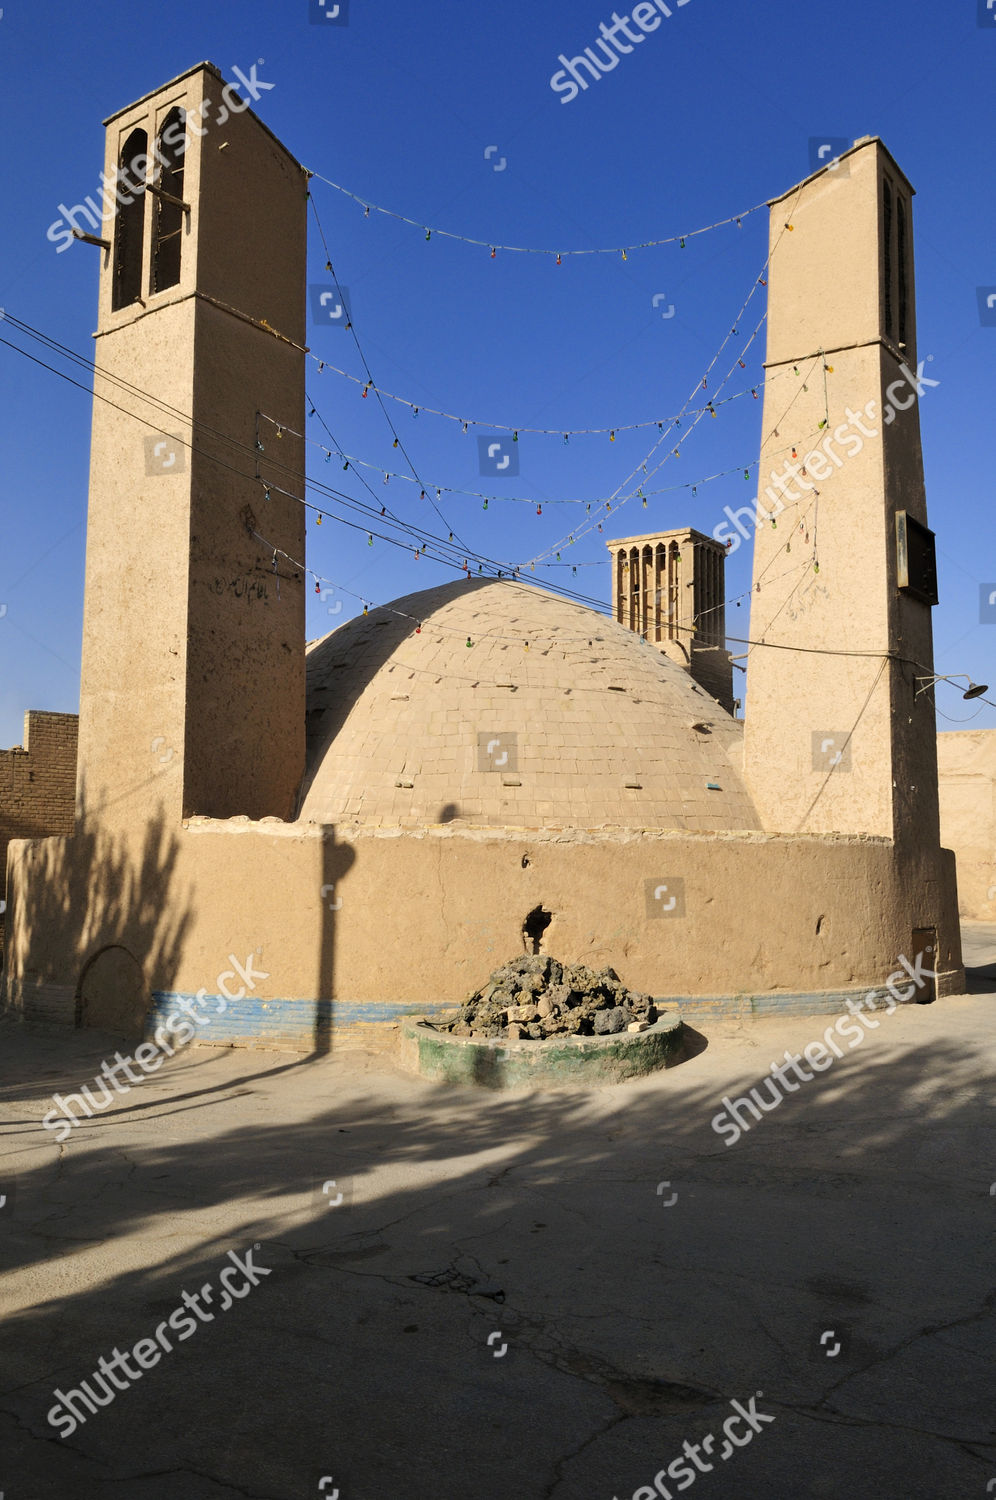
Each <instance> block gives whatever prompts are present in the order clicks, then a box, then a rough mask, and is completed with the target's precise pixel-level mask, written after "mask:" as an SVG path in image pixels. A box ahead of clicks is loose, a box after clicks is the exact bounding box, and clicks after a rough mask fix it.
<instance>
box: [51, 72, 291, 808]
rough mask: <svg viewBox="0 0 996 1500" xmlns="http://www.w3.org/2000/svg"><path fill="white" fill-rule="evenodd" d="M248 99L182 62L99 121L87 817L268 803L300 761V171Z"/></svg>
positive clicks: (85, 672) (81, 790)
mask: <svg viewBox="0 0 996 1500" xmlns="http://www.w3.org/2000/svg"><path fill="white" fill-rule="evenodd" d="M248 103H249V101H248V100H247V99H246V97H245V93H244V91H240V90H239V89H238V88H237V87H235V86H226V85H225V82H224V80H223V78H222V76H221V74H220V73H219V72H218V70H217V69H216V68H214V67H212V66H211V65H210V64H201V65H200V66H198V67H196V68H193V69H191V70H190V72H188V73H185V74H183V75H181V77H179V78H177V79H175V80H174V81H173V82H172V83H170V84H167V85H166V86H165V87H164V88H161V89H158V90H157V91H156V92H155V93H153V94H149V95H147V96H146V97H145V98H144V99H141V100H139V101H138V103H136V104H133V105H132V106H131V107H130V108H128V109H125V110H122V111H121V112H120V113H118V114H116V115H113V116H112V117H111V118H110V120H108V121H107V122H106V130H107V137H106V163H105V181H106V182H107V183H108V184H113V183H114V180H115V176H116V174H117V173H118V172H124V173H125V174H126V179H127V181H126V182H121V184H120V186H121V189H122V191H123V195H124V196H125V197H130V201H129V202H126V203H123V204H120V205H119V204H118V203H115V202H114V201H113V200H111V198H110V193H109V192H108V194H107V201H108V208H107V212H106V216H105V219H104V227H103V230H102V236H103V237H104V238H105V239H106V241H107V242H108V243H107V246H106V247H105V248H104V249H103V250H102V251H101V275H100V311H99V320H98V328H97V335H96V364H97V374H96V380H95V392H96V398H97V399H95V401H94V411H93V441H92V455H91V471H90V503H89V522H88V534H87V561H86V598H85V609H84V629H83V667H82V683H81V705H80V735H79V785H78V802H79V807H80V811H81V812H83V813H85V814H91V815H95V814H100V815H101V816H103V817H104V818H105V819H106V818H111V819H114V820H119V819H124V820H127V821H134V820H135V819H136V817H141V816H143V815H145V816H148V815H151V814H152V812H153V810H154V809H160V810H161V811H162V813H163V814H164V815H165V816H166V818H167V820H168V821H176V820H179V819H180V818H181V817H185V816H187V815H190V814H203V815H206V816H212V817H218V818H226V817H230V816H233V815H236V814H239V813H244V814H247V815H248V816H249V817H252V818H260V817H264V816H267V815H275V816H278V817H282V818H289V817H292V816H293V810H294V803H295V798H296V795H297V791H298V786H299V783H300V779H301V775H302V771H303V765H304V722H305V699H304V634H305V630H304V609H305V599H304V578H303V576H302V573H301V567H300V566H299V565H300V564H302V563H303V561H304V546H305V525H304V520H305V511H304V506H303V505H302V504H301V503H300V498H290V497H291V496H295V497H303V495H304V458H303V443H302V442H301V440H300V439H299V438H298V437H297V436H295V435H294V434H297V433H302V432H303V431H304V360H305V352H306V351H305V349H304V337H305V308H306V297H305V291H306V279H305V278H306V271H305V266H306V253H305V252H306V234H307V219H306V206H307V175H306V173H305V172H304V170H303V168H302V167H301V166H300V165H299V164H298V163H297V162H296V161H295V160H294V159H293V158H292V157H291V156H290V155H289V154H288V152H287V151H286V150H285V148H284V147H283V146H282V145H281V144H280V143H279V142H278V141H277V140H276V138H275V137H274V136H273V135H272V134H271V133H270V132H269V131H268V130H267V129H266V127H265V126H264V125H263V124H262V123H261V122H260V121H259V120H258V119H257V118H256V117H255V115H253V114H252V113H251V111H250V110H249V108H248ZM129 183H130V184H131V185H132V187H134V188H136V189H137V190H135V191H134V192H133V193H131V192H129V188H128V184H129ZM101 398H106V399H101ZM110 403H114V404H113V405H112V404H110ZM266 419H269V420H266ZM274 423H279V424H283V426H284V429H285V430H284V431H283V434H282V435H279V433H278V428H277V427H276V426H275V425H274ZM258 444H261V445H262V446H261V447H260V446H258ZM268 488H269V494H267V489H268ZM282 492H284V493H282ZM254 532H255V533H257V535H254V534H253V533H254ZM260 538H263V539H264V540H260ZM275 549H277V555H276V556H275V555H274V552H275ZM284 553H286V554H287V556H286V557H285V556H283V555H281V554H284ZM288 557H289V558H290V559H293V562H289V561H288Z"/></svg>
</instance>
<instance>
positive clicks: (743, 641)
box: [0, 314, 996, 706]
mask: <svg viewBox="0 0 996 1500" xmlns="http://www.w3.org/2000/svg"><path fill="white" fill-rule="evenodd" d="M6 319H7V320H8V321H15V320H14V319H12V318H11V317H10V315H9V314H7V315H6ZM24 326H25V328H26V327H27V325H24ZM35 332H37V331H35ZM38 337H39V338H41V339H45V338H46V337H47V336H46V335H42V334H38ZM51 342H55V341H51ZM0 344H2V345H4V346H5V347H6V348H9V349H11V350H13V351H14V352H15V353H17V354H20V355H21V356H22V357H23V358H25V359H28V360H30V361H31V362H32V363H33V364H37V365H39V366H41V367H42V368H44V369H46V370H48V371H49V372H50V373H51V374H53V375H56V376H58V377H59V379H61V380H64V381H66V382H67V383H68V384H70V385H73V386H75V387H76V388H77V389H79V390H81V391H83V392H84V394H86V395H89V396H91V397H93V398H94V399H96V400H101V401H104V402H105V403H106V404H107V405H109V406H111V407H113V408H114V409H115V410H117V411H119V412H121V413H122V414H123V415H125V416H127V417H129V418H131V419H132V420H134V421H137V422H140V423H142V425H143V426H148V425H150V424H149V423H148V422H147V420H146V419H145V418H143V417H140V416H138V415H137V413H135V412H130V411H128V410H127V408H125V407H121V406H119V405H118V403H117V402H114V401H111V400H110V398H109V397H106V396H102V395H100V394H99V393H98V392H96V391H91V390H89V389H88V388H87V387H86V386H84V385H82V383H81V382H80V381H77V380H74V379H73V378H72V376H70V375H67V374H65V372H64V371H61V370H57V369H55V368H54V366H52V365H49V364H47V363H46V362H45V361H44V360H41V359H38V358H37V356H35V355H33V354H31V353H30V352H29V351H27V350H25V349H21V348H19V347H18V345H16V344H13V343H11V342H10V340H8V339H4V338H0ZM68 352H69V354H70V355H71V357H73V358H74V359H77V360H78V361H79V362H80V363H85V361H83V360H82V357H81V356H78V355H75V354H74V353H73V351H68ZM98 373H100V374H102V375H103V374H104V373H105V372H102V371H101V372H98ZM125 384H127V382H125ZM132 389H134V390H135V391H137V392H139V394H142V395H144V396H146V397H147V398H148V399H149V401H150V402H151V401H154V400H155V399H156V398H153V397H151V396H149V395H148V393H143V392H141V391H140V388H138V387H132ZM187 420H188V421H189V418H188V419H187ZM157 430H158V429H157ZM205 430H207V429H205ZM223 436H224V435H223ZM179 441H181V443H182V445H183V446H185V447H188V448H189V449H190V450H191V451H193V452H199V453H201V454H203V456H204V457H206V458H208V459H210V460H211V461H212V462H214V463H216V464H218V465H219V466H220V467H222V468H225V469H227V470H229V472H232V473H235V474H236V475H238V477H240V478H243V479H244V478H248V477H250V476H247V475H246V474H244V473H243V472H242V471H241V470H237V469H235V468H234V467H233V466H232V465H231V464H227V463H225V462H224V460H222V459H219V458H218V457H217V455H214V454H210V453H207V452H205V450H203V449H197V448H196V447H195V445H193V444H188V443H184V442H183V440H182V439H181V440H179ZM226 441H229V442H230V443H232V445H233V446H235V447H239V448H243V449H245V451H247V452H249V451H251V450H249V449H248V447H247V445H245V444H242V443H240V442H239V441H238V440H237V439H234V438H227V437H226ZM283 493H285V494H288V495H289V492H283ZM289 498H291V499H295V500H298V501H299V503H302V504H304V505H306V506H308V508H309V509H315V507H314V506H310V505H309V503H308V502H307V501H302V500H301V498H300V497H299V496H295V495H289ZM341 498H343V499H346V500H350V501H352V497H351V496H342V497H341ZM353 503H354V504H356V505H357V506H359V502H355V501H354V502H353ZM335 519H337V520H340V521H342V523H343V524H346V525H349V526H351V527H353V529H360V528H358V527H357V526H356V524H355V523H353V522H349V521H345V520H344V519H343V518H340V517H337V518H335ZM253 534H254V535H255V536H256V539H257V540H258V541H260V542H261V544H262V545H263V546H265V547H266V548H267V550H269V551H271V553H273V555H275V556H278V555H282V556H284V557H285V558H286V560H287V561H288V562H290V563H291V564H292V566H294V567H298V568H300V569H301V571H302V574H304V575H305V576H307V575H309V574H310V576H312V577H314V578H315V579H316V582H318V583H320V582H322V581H323V579H322V575H320V574H317V573H315V572H314V571H313V570H311V569H307V568H306V567H305V566H304V565H303V564H301V563H298V562H296V561H295V560H294V559H293V558H291V557H290V556H289V554H287V553H286V552H282V550H281V549H279V548H273V546H272V543H270V542H268V541H267V540H266V538H264V537H263V536H262V535H261V534H259V533H257V532H254V533H253ZM383 540H385V541H388V542H389V543H391V544H392V545H400V544H398V543H397V542H395V541H394V539H393V538H388V537H385V538H383ZM440 561H445V560H444V559H440ZM807 566H808V565H807ZM790 571H791V570H790ZM779 576H785V575H779ZM324 581H325V582H327V583H329V585H330V586H331V587H335V588H340V589H342V591H343V592H344V593H349V594H350V596H351V597H355V598H358V599H359V598H361V596H360V595H356V594H352V593H351V591H349V590H347V589H345V588H344V587H343V586H342V585H336V584H332V583H331V580H324ZM504 581H505V582H506V583H507V584H508V586H510V587H515V586H518V587H525V586H526V585H525V584H524V583H522V582H521V581H519V580H517V579H516V577H515V576H514V575H513V574H507V575H504ZM772 581H775V580H772ZM551 591H552V592H555V593H560V594H563V595H564V596H565V597H568V598H573V600H574V602H578V603H580V604H583V605H586V606H588V607H590V608H592V610H593V612H595V613H599V614H603V615H604V613H605V610H606V606H605V604H604V601H599V600H588V599H584V598H582V596H579V595H572V592H571V591H568V590H565V589H561V588H557V587H556V586H554V587H553V589H552V590H551ZM750 592H753V591H752V590H750V591H747V592H745V593H744V594H742V595H741V596H740V599H744V598H747V597H748V596H749V593H750ZM728 602H734V603H739V602H740V600H733V601H728ZM717 607H718V606H717ZM723 607H725V605H724V606H723ZM388 608H389V606H388ZM395 613H398V614H401V612H400V611H395ZM402 617H403V618H408V619H414V617H413V616H402ZM416 623H421V622H416ZM433 628H436V627H433ZM685 628H686V629H687V628H688V627H685ZM461 633H462V632H461ZM489 638H491V637H489ZM499 639H502V638H499ZM508 639H516V638H508ZM557 639H558V641H563V640H565V639H568V638H567V637H564V636H562V635H560V634H559V633H558V637H557ZM577 639H578V640H580V639H582V637H581V636H580V635H579V636H578V637H577ZM585 639H587V637H585ZM728 642H729V643H730V644H734V645H746V646H749V647H764V648H766V649H768V650H782V651H796V652H801V653H804V654H808V655H819V656H836V657H865V658H875V659H877V660H893V661H896V662H899V663H903V664H906V665H910V666H914V667H917V668H919V669H920V670H922V671H924V672H926V671H927V670H928V668H927V667H926V666H925V665H924V664H923V663H921V662H917V661H914V660H912V659H911V658H907V657H901V656H899V655H898V654H896V653H893V652H886V653H883V652H878V651H845V650H840V649H831V648H826V647H813V646H795V645H789V644H788V643H783V642H778V641H768V640H752V639H750V638H749V637H741V636H729V637H728ZM982 701H983V702H986V703H988V702H989V700H988V699H983V700H982ZM992 706H996V704H994V705H992Z"/></svg>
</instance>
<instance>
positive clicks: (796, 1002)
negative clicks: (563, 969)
mask: <svg viewBox="0 0 996 1500" xmlns="http://www.w3.org/2000/svg"><path fill="white" fill-rule="evenodd" d="M869 994H873V995H874V996H875V997H876V999H878V998H879V997H881V998H882V1000H883V1001H884V1002H885V1003H889V997H888V995H887V992H886V991H885V990H883V989H875V990H868V989H854V990H817V991H814V992H810V993H807V994H787V993H782V994H767V995H764V994H760V995H757V994H755V995H751V994H742V995H667V996H659V997H657V1004H658V1005H677V1006H678V1007H679V1009H680V1011H681V1013H682V1015H683V1016H686V1017H688V1018H689V1019H695V1018H698V1019H702V1020H706V1019H709V1018H710V1017H716V1018H725V1017H737V1018H739V1017H750V1016H776V1015H799V1016H804V1015H827V1014H834V1013H836V1014H842V1013H843V1012H844V1011H846V1009H847V1002H848V1000H857V999H859V998H860V999H863V998H864V997H865V996H867V995H869ZM181 1001H185V1002H188V1003H189V1004H191V1005H192V1006H194V1007H195V1013H196V1014H198V1015H200V1016H202V1017H203V1018H204V1019H203V1023H202V1024H201V1025H200V1026H199V1027H198V1028H197V1040H198V1041H201V1042H213V1043H216V1044H217V1045H219V1046H239V1045H244V1046H245V1045H251V1044H252V1043H253V1042H256V1043H260V1042H262V1043H266V1042H278V1041H279V1042H285V1043H288V1044H290V1045H292V1046H296V1047H312V1046H314V1045H315V1043H316V1042H319V1041H321V1040H323V1039H325V1040H327V1039H328V1038H329V1037H330V1036H331V1035H332V1034H333V1033H334V1032H335V1031H341V1030H344V1029H346V1028H348V1027H350V1026H358V1025H366V1024H378V1023H380V1024H384V1023H389V1022H395V1021H398V1020H400V1019H401V1017H403V1016H418V1015H432V1014H433V1011H432V1010H429V1009H427V1008H426V1007H425V1006H424V1005H411V1004H406V1003H405V1002H403V1001H402V1002H396V1001H390V1000H384V1001H361V1000H352V1001H351V1000H313V999H309V1000H262V999H260V998H258V997H255V996H250V995H247V996H245V997H244V998H243V999H241V1000H226V999H224V998H223V997H222V996H220V995H206V996H204V997H203V999H202V1000H201V1001H198V999H197V996H196V995H188V994H183V993H182V992H179V991H175V990H156V991H155V992H154V993H153V996H152V1010H151V1012H150V1014H149V1018H148V1022H147V1026H146V1035H147V1036H149V1037H151V1036H152V1034H153V1032H154V1031H155V1030H156V1028H157V1027H158V1026H161V1025H162V1024H163V1022H164V1021H166V1019H167V1018H168V1017H171V1016H183V1015H184V1011H183V1010H182V1008H181V1004H180V1002H181ZM440 1008H441V1007H437V1009H440Z"/></svg>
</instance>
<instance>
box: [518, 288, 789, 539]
mask: <svg viewBox="0 0 996 1500" xmlns="http://www.w3.org/2000/svg"><path fill="white" fill-rule="evenodd" d="M758 284H759V281H755V283H754V285H753V286H752V287H751V290H750V292H749V293H748V295H747V300H746V301H745V302H744V304H743V307H742V308H741V310H740V314H739V315H738V318H737V320H736V321H735V322H734V325H733V328H732V329H731V331H730V333H728V334H727V335H726V337H725V338H724V340H723V342H722V344H721V345H720V346H719V349H718V350H717V351H716V353H715V355H714V356H713V358H712V359H711V361H710V362H709V364H708V366H707V367H706V371H705V374H704V375H703V376H702V377H701V378H700V380H699V381H698V382H697V383H696V385H695V388H694V389H693V391H692V392H691V393H690V394H689V396H688V399H687V400H686V402H685V405H684V408H683V409H682V412H681V413H680V414H679V415H678V416H676V417H673V418H671V420H670V423H669V425H668V427H667V429H666V431H665V432H663V433H662V434H661V436H660V437H659V438H658V439H657V442H656V443H655V444H654V445H653V447H652V448H651V449H650V452H649V453H648V454H647V455H646V457H645V458H644V459H643V461H642V463H641V464H638V465H637V466H636V467H635V468H634V469H632V470H630V472H629V474H627V476H626V478H625V479H624V480H623V481H622V483H621V484H619V485H618V486H617V488H616V490H615V491H614V493H613V494H612V496H611V497H610V498H609V499H607V500H605V501H604V502H603V503H602V504H601V506H600V513H601V516H602V518H603V519H604V517H605V516H607V515H609V514H610V513H611V511H612V507H613V505H617V506H618V508H619V509H620V510H621V509H622V507H623V506H624V505H626V504H627V503H628V502H629V501H630V500H634V499H637V498H639V499H643V497H644V492H643V488H642V484H641V485H638V486H637V489H636V490H635V491H631V492H630V493H629V494H628V495H626V496H623V497H622V498H620V497H621V492H622V491H623V490H624V489H625V488H626V486H627V485H628V484H630V483H631V481H632V480H633V479H635V478H636V475H637V474H638V473H640V472H641V471H642V472H643V473H645V474H646V475H647V478H648V479H649V478H652V477H653V475H654V474H658V473H660V470H661V469H662V468H663V467H664V464H665V463H667V462H668V460H669V459H670V458H672V457H675V458H677V457H680V456H681V450H680V447H675V448H674V449H671V450H669V451H668V453H666V454H665V456H664V458H663V459H661V461H660V462H659V463H658V464H656V465H655V467H654V469H653V471H652V472H651V471H650V470H648V468H647V465H648V464H649V463H650V462H651V460H652V459H653V457H654V454H655V453H657V452H658V451H659V450H660V449H661V447H663V445H664V444H665V443H666V442H667V441H668V439H669V438H670V436H671V434H672V432H674V431H675V430H676V429H678V428H680V426H681V417H682V416H686V415H687V414H688V408H690V407H691V403H692V401H693V400H694V399H695V396H696V394H697V392H698V391H699V390H700V389H701V388H702V385H703V382H704V381H706V380H708V377H709V374H710V373H711V371H712V370H713V369H714V368H715V366H716V364H717V363H718V361H719V359H720V357H721V355H722V353H723V350H724V349H725V348H726V346H727V344H728V343H729V342H730V339H731V338H734V337H736V336H738V335H737V331H736V330H737V322H739V319H740V317H742V316H743V313H744V312H745V311H746V310H747V308H748V307H749V305H750V302H751V299H752V298H753V297H754V295H755V294H756V290H757V286H758ZM765 316H767V315H766V314H765V315H764V316H762V318H761V319H760V321H759V322H758V324H757V327H756V328H755V330H754V332H753V333H752V334H751V336H750V338H749V339H748V341H747V344H746V346H745V347H744V351H743V352H744V354H746V352H747V349H749V347H750V345H751V344H752V343H753V342H754V339H755V338H756V337H757V335H758V333H759V331H760V329H761V327H762V326H763V324H764V317H765ZM741 359H742V356H738V358H737V360H736V361H735V363H734V365H733V366H732V367H731V369H730V370H729V372H728V373H727V375H726V376H725V377H724V379H723V380H722V381H721V382H720V386H719V389H720V390H722V389H723V386H724V385H725V384H726V382H727V381H728V380H730V379H732V376H733V370H734V369H736V368H737V367H738V366H739V364H740V363H741ZM706 412H710V413H711V415H712V416H714V417H715V416H716V411H715V409H714V407H713V406H712V403H710V404H709V405H708V406H706V407H704V408H703V409H702V410H701V411H699V412H698V414H697V415H696V417H695V419H694V420H693V422H692V424H691V426H690V427H689V429H688V431H687V432H686V433H685V434H684V436H683V438H682V440H681V441H682V442H685V441H687V439H688V437H689V436H690V435H691V433H692V432H694V430H695V428H696V427H697V426H698V424H699V422H701V421H702V420H703V418H704V416H705V414H706ZM596 530H597V531H601V530H602V520H600V519H599V517H598V514H597V513H596V515H594V516H592V517H591V519H590V520H589V521H588V522H587V523H586V524H584V525H582V526H581V527H580V528H579V529H578V530H577V531H575V533H574V534H573V537H568V538H566V539H565V538H563V537H562V538H561V539H560V540H559V541H558V542H555V543H554V544H553V545H552V546H551V547H548V548H547V549H546V550H545V551H543V552H538V553H536V554H535V556H534V557H533V558H531V559H530V564H532V563H539V562H543V561H544V560H545V559H546V558H547V557H549V556H550V554H551V553H554V552H559V551H560V549H561V548H562V547H564V546H574V545H576V544H577V542H578V541H580V540H581V539H582V538H583V537H585V536H587V535H589V534H590V533H591V532H592V531H596Z"/></svg>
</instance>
